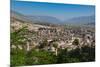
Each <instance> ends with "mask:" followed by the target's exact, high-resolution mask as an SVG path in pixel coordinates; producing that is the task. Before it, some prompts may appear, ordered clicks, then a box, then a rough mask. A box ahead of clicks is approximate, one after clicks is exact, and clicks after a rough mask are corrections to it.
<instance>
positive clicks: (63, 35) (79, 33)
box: [11, 21, 95, 51]
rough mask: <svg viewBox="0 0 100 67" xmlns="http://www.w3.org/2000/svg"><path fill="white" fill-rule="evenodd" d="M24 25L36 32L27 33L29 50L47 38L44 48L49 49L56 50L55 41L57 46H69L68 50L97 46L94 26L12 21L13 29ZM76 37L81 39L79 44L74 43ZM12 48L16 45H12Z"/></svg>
mask: <svg viewBox="0 0 100 67" xmlns="http://www.w3.org/2000/svg"><path fill="white" fill-rule="evenodd" d="M23 25H24V26H27V27H28V30H29V32H27V33H31V32H35V35H33V34H30V35H26V36H27V38H28V41H27V43H26V47H27V48H26V49H27V51H29V50H31V49H32V48H35V47H36V46H38V45H40V42H42V41H43V40H45V39H46V40H47V42H48V45H47V46H46V47H45V48H44V49H45V50H48V51H55V47H54V46H53V43H56V44H57V48H60V49H65V48H68V50H72V49H75V48H77V47H79V46H80V47H82V46H90V47H91V46H93V47H94V46H95V32H94V29H92V28H85V27H79V28H77V27H71V28H66V27H64V26H55V27H54V26H53V27H50V26H43V25H38V24H32V23H21V22H19V21H16V22H15V23H11V29H13V28H15V29H19V28H20V27H23ZM15 29H13V30H15ZM30 31H31V32H30ZM75 39H78V41H79V45H78V46H77V45H74V44H73V41H74V40H75ZM12 48H16V47H15V46H14V45H12ZM19 48H20V49H22V47H21V46H19Z"/></svg>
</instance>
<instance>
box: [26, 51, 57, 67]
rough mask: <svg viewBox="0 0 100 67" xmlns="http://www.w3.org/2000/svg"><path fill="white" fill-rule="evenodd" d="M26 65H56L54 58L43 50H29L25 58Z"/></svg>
mask: <svg viewBox="0 0 100 67" xmlns="http://www.w3.org/2000/svg"><path fill="white" fill-rule="evenodd" d="M26 57H27V58H26V65H40V64H53V63H56V57H55V56H54V55H53V54H52V53H50V52H48V51H45V50H40V51H36V50H34V49H33V50H31V51H29V52H28V53H27V56H26Z"/></svg>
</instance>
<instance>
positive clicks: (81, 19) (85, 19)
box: [11, 11, 95, 25]
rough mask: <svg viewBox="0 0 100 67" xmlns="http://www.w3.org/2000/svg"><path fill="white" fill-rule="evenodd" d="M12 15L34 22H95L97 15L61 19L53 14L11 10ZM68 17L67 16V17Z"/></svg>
mask: <svg viewBox="0 0 100 67" xmlns="http://www.w3.org/2000/svg"><path fill="white" fill-rule="evenodd" d="M11 17H14V18H17V19H20V20H23V21H26V22H32V23H51V24H93V25H94V24H95V15H91V16H80V17H75V18H71V19H68V20H64V21H61V20H60V19H58V18H56V17H51V16H26V15H23V14H21V13H18V12H15V11H11ZM66 19H67V18H66Z"/></svg>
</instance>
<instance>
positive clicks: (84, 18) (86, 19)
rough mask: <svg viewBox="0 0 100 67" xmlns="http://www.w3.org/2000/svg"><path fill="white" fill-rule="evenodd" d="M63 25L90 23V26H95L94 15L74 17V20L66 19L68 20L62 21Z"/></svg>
mask: <svg viewBox="0 0 100 67" xmlns="http://www.w3.org/2000/svg"><path fill="white" fill-rule="evenodd" d="M63 23H69V24H88V23H92V24H95V15H91V16H80V17H75V18H71V19H68V20H66V21H64V22H63Z"/></svg>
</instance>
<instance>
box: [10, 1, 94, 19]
mask: <svg viewBox="0 0 100 67" xmlns="http://www.w3.org/2000/svg"><path fill="white" fill-rule="evenodd" d="M11 10H13V11H16V12H19V13H21V14H24V15H29V16H35V15H37V16H52V17H56V18H58V19H60V20H67V19H70V18H74V17H79V16H90V15H94V14H95V6H93V5H75V4H58V3H43V2H25V1H16V0H12V1H11Z"/></svg>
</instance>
